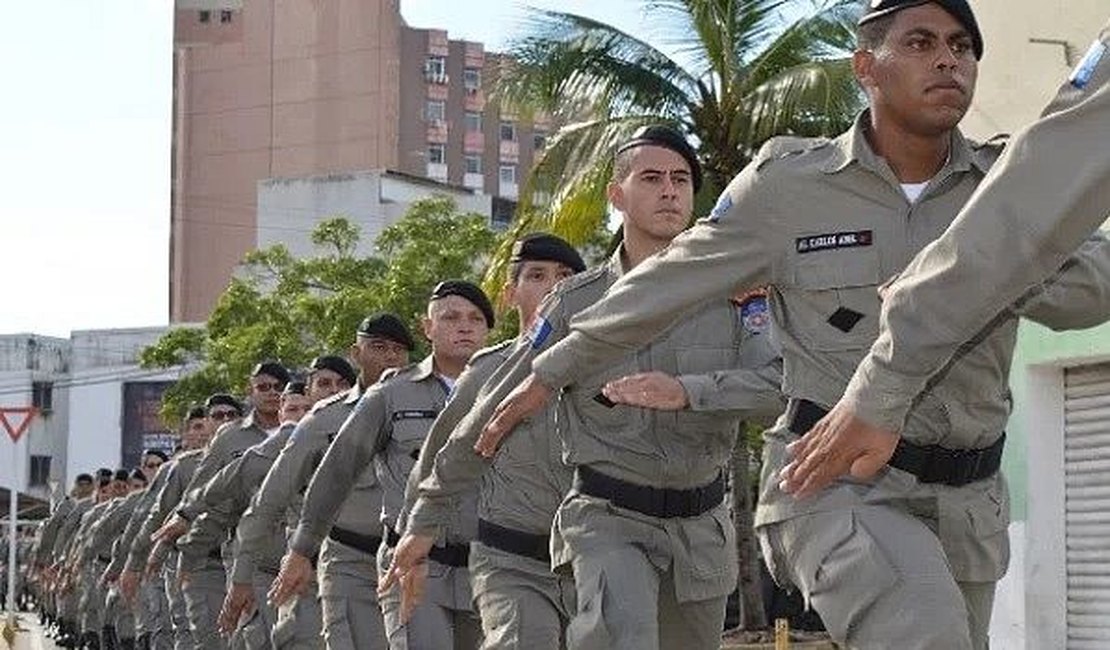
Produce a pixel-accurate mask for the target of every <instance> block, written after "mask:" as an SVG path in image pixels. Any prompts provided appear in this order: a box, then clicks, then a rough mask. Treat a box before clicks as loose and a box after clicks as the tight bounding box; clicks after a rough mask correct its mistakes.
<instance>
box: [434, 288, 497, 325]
mask: <svg viewBox="0 0 1110 650" xmlns="http://www.w3.org/2000/svg"><path fill="white" fill-rule="evenodd" d="M447 296H458V297H460V298H465V299H467V300H469V301H470V302H471V303H473V304H474V306H475V307H477V308H478V309H479V310H481V312H482V315H483V316H485V317H486V325H488V326H489V327H490V329H493V305H492V304H490V301H489V298H487V297H486V292H485V291H482V288H481V287H479V286H478V285H476V284H474V283H473V282H467V281H466V280H444V281H443V282H440V283H439V284H437V285H436V288H435V289H432V296H431V298H429V300H430V301H433V302H434V301H436V300H439V299H440V298H446V297H447Z"/></svg>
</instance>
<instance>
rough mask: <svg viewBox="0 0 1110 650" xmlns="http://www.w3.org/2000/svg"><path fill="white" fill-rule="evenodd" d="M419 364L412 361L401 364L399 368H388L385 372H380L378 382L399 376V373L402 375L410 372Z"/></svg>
mask: <svg viewBox="0 0 1110 650" xmlns="http://www.w3.org/2000/svg"><path fill="white" fill-rule="evenodd" d="M419 365H420V362H419V361H413V362H412V363H410V364H408V365H407V366H401V367H400V368H388V369H387V370H386V371H385V372H383V373H382V376H381V377H378V383H381V382H383V381H388V380H390V379H393V378H394V377H400V376H401V375H403V374H404V373H406V372H410V371H412V370H415V369H416V367H417V366H419Z"/></svg>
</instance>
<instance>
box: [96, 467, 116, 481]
mask: <svg viewBox="0 0 1110 650" xmlns="http://www.w3.org/2000/svg"><path fill="white" fill-rule="evenodd" d="M112 474H114V472H113V471H112V470H110V469H108V468H107V467H101V468H100V469H98V470H96V475H97V477H98V478H104V479H108V480H109V481H110V480H112Z"/></svg>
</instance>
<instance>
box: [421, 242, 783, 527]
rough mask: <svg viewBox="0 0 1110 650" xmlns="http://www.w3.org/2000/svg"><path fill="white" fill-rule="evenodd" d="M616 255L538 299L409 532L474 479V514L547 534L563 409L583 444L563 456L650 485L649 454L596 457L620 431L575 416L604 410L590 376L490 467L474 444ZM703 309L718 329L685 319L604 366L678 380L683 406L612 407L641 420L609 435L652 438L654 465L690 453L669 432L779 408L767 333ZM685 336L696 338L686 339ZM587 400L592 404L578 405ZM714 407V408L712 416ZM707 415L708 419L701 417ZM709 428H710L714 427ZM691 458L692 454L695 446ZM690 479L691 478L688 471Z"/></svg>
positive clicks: (566, 476) (603, 284) (444, 454)
mask: <svg viewBox="0 0 1110 650" xmlns="http://www.w3.org/2000/svg"><path fill="white" fill-rule="evenodd" d="M620 255H621V252H620V251H618V252H617V253H616V254H615V255H614V256H613V257H612V258H611V259H610V260H609V261H608V262H607V263H606V264H605V265H603V266H602V267H600V268H598V269H594V270H592V271H589V272H586V273H583V274H580V275H578V276H576V277H574V278H571V279H568V280H566V281H565V282H563V283H561V284H560V285H559V286H558V287H557V288H556V290H555V291H554V293H553V296H552V297H551V298H550V299H549V300H548V301H547V302H546V303H545V304H544V306H543V308H542V309H541V314H540V317H539V318H538V319H537V320H536V323H535V325H534V327H533V328H532V331H531V332H530V333H529V334H528V335H527V336H525V337H523V338H522V340H521V341H520V342H519V343H518V344H517V345H516V347H515V348H514V349H513V350H512V353H511V355H510V356H509V357H508V359H507V360H506V361H505V362H504V363H503V364H502V365H501V366H500V367H499V368H498V369H497V371H496V373H494V376H493V377H492V378H491V379H490V380H489V382H488V384H487V386H486V387H484V388H483V389H482V395H481V397H480V400H479V406H477V407H476V408H474V409H473V410H472V413H471V415H470V416H468V417H466V418H464V420H463V422H462V423H461V424H460V425H459V426H458V427H456V428H455V431H454V433H453V434H452V436H451V439H450V440H449V441H448V442H447V444H446V445H445V446H444V449H443V450H442V451H441V452H440V454H439V455H438V457H437V458H436V463H435V469H434V471H433V472H432V473H431V476H430V477H429V478H428V479H427V480H425V481H424V482H423V483H422V484H421V486H420V497H421V498H420V502H419V503H418V506H417V508H416V509H415V510H414V513H413V517H412V519H411V524H412V525H413V526H414V529H415V530H421V529H427V528H428V527H430V526H431V525H433V524H434V523H435V522H436V521H437V520H438V519H439V518H441V517H442V516H443V515H444V514H445V513H446V512H449V511H450V509H451V508H450V502H451V500H452V497H454V496H455V495H456V494H457V493H458V492H459V491H460V490H463V489H466V488H467V487H468V486H470V485H472V484H473V483H474V482H475V481H476V480H477V479H478V478H479V477H482V491H481V499H480V501H479V516H480V517H481V518H483V519H487V520H489V521H492V522H494V523H497V524H499V525H502V526H506V527H509V528H514V529H517V530H522V531H526V532H532V533H536V534H545V533H546V532H547V531H548V530H549V528H550V525H551V518H552V516H553V515H554V513H555V510H556V509H557V507H558V505H559V503H560V501H561V500H562V498H563V496H564V495H565V494H566V493H567V492H568V491H569V489H570V484H571V478H572V472H571V469H570V468H569V467H568V466H567V465H565V464H564V463H563V462H562V459H561V458H560V455H561V452H562V444H561V437H560V436H559V435H557V434H556V423H557V420H558V413H562V416H563V417H564V420H565V424H564V428H565V430H566V432H567V433H570V434H572V436H573V438H574V439H575V440H576V441H578V442H577V444H578V445H580V446H581V447H584V448H585V449H586V450H587V452H586V454H575V453H574V445H575V444H576V443H575V442H574V441H572V442H570V445H571V453H570V456H569V458H570V460H571V462H582V461H581V460H576V458H577V459H581V458H592V459H593V460H591V461H588V462H590V464H594V465H597V466H599V467H605V470H603V471H608V472H611V473H612V474H614V475H623V476H625V477H630V478H628V480H631V481H633V482H637V483H641V484H649V485H651V484H657V481H658V478H657V477H656V478H652V477H650V476H649V473H650V472H651V471H652V470H653V469H655V468H658V467H659V465H656V464H654V461H653V462H652V464H647V465H644V466H643V467H644V469H638V468H637V469H631V470H629V469H622V468H616V467H613V466H611V465H608V463H609V461H608V460H606V461H601V460H599V458H600V457H601V456H603V455H604V454H605V452H604V451H603V450H601V449H599V447H600V445H604V442H603V440H604V439H605V438H606V437H607V436H609V435H610V434H611V433H613V429H614V428H616V429H618V431H619V429H620V427H619V426H617V427H613V426H611V425H610V426H608V430H606V429H603V428H601V427H599V426H597V424H596V423H594V422H590V421H587V420H585V419H582V417H581V415H580V416H579V418H578V419H575V418H574V415H575V414H576V413H577V414H588V413H592V412H596V410H598V409H605V407H603V406H601V405H600V404H597V403H596V401H595V400H594V399H593V396H594V395H597V394H598V393H599V392H600V387H601V386H602V385H604V381H598V380H597V379H596V378H592V377H591V378H588V379H586V380H585V381H584V382H583V384H584V385H588V386H590V387H591V388H592V389H593V390H594V392H592V393H590V392H588V390H587V391H585V392H584V391H583V390H582V389H581V388H579V389H577V390H568V391H566V393H565V394H564V395H563V396H562V397H561V398H560V403H559V405H558V409H560V410H559V411H557V409H556V407H554V406H549V407H548V408H547V409H545V410H544V411H543V412H542V413H540V414H538V415H537V416H535V417H533V418H531V419H530V420H529V421H526V422H522V423H521V424H520V425H518V426H517V428H516V429H515V430H514V431H513V433H512V435H511V436H509V437H508V438H507V439H506V440H505V441H504V442H503V444H502V446H501V449H500V450H499V451H498V454H497V456H496V458H495V460H494V462H493V463H492V466H490V469H489V470H488V471H487V470H486V467H487V466H488V463H486V462H485V461H483V460H482V459H481V457H479V456H478V455H477V454H475V453H474V451H473V446H474V443H475V442H476V441H477V438H478V436H479V435H480V433H481V429H482V427H483V426H484V424H485V422H486V421H487V420H488V417H489V415H490V413H491V412H492V408H493V407H495V406H496V405H497V404H498V403H499V402H500V400H501V399H502V398H503V397H504V396H505V395H506V394H507V393H508V391H509V390H511V389H512V388H513V387H515V385H516V384H517V383H519V382H520V381H521V380H522V379H523V378H524V377H525V376H526V375H527V373H528V372H529V371H530V370H531V366H532V361H533V360H534V359H535V357H536V356H537V355H538V354H539V353H540V352H542V350H544V349H546V347H547V346H550V345H553V344H555V342H557V341H559V340H561V339H562V338H563V337H564V336H566V334H567V332H568V329H569V321H570V319H571V317H572V316H573V315H574V314H576V313H578V312H579V311H581V310H582V309H584V308H585V307H587V306H589V305H591V304H593V303H594V302H596V301H597V300H598V299H600V298H601V296H602V295H603V294H604V293H605V291H606V290H607V289H608V288H609V287H610V286H611V285H612V284H613V282H615V281H616V279H617V278H618V277H619V276H620V275H621V262H620ZM710 313H711V314H712V316H708V317H706V318H715V319H716V320H715V321H714V325H715V326H719V327H720V330H719V331H718V332H717V333H716V334H715V335H714V336H708V335H706V332H707V331H708V327H712V326H713V325H709V326H707V323H705V322H703V323H701V324H700V325H699V324H698V323H696V322H695V323H691V325H690V327H691V329H688V330H686V331H685V332H684V333H685V335H686V336H687V337H688V338H687V339H685V340H682V339H675V338H668V340H667V341H663V342H661V343H662V345H660V346H657V347H655V348H654V349H648V350H643V351H640V352H638V353H636V354H635V355H633V356H631V357H630V358H629V359H626V361H625V364H624V365H623V366H621V367H620V370H619V373H620V374H617V372H614V371H608V372H607V373H605V376H606V379H605V381H608V379H609V378H616V377H620V376H622V375H623V374H628V373H632V372H638V371H644V370H649V369H654V370H664V371H665V372H668V373H669V374H671V375H673V376H675V377H676V378H677V379H678V381H679V382H680V383H681V384H682V385H683V388H684V389H685V390H686V393H687V396H688V398H689V402H690V407H689V409H687V410H685V411H680V412H663V411H659V412H650V411H647V410H645V409H638V408H631V407H613V408H614V409H620V410H622V411H636V412H638V413H637V417H640V418H642V419H640V420H637V419H636V418H631V419H630V420H629V423H630V426H632V427H636V426H639V427H641V429H640V430H639V431H636V430H635V429H633V430H626V431H619V433H618V436H614V437H629V438H631V437H635V436H636V435H638V434H639V435H640V436H642V438H643V439H644V440H646V441H649V444H650V442H652V441H654V442H655V444H658V445H659V447H658V448H657V449H656V450H655V453H650V452H649V453H646V454H644V455H645V456H647V457H651V456H654V457H656V458H660V459H661V460H662V463H671V462H681V461H682V460H683V459H682V458H679V457H678V456H680V455H682V454H684V453H688V452H687V451H686V450H685V448H684V447H683V446H682V443H679V445H678V446H676V445H674V444H673V443H669V442H663V440H665V439H666V438H667V437H668V435H670V436H674V437H678V438H683V437H685V436H689V437H690V439H692V441H691V442H692V444H695V445H696V444H697V442H696V441H697V435H698V434H699V433H704V432H705V430H704V428H703V429H702V430H701V431H699V427H704V426H705V423H706V422H715V421H714V420H713V419H712V418H719V417H721V416H722V415H724V414H726V413H731V414H732V415H739V413H740V412H741V411H742V412H743V413H744V414H745V415H746V416H748V417H755V418H757V419H766V418H768V417H773V414H776V413H778V412H779V411H781V409H782V405H783V402H782V399H781V392H780V384H781V379H782V371H781V365H780V362H779V358H778V354H777V352H776V351H775V349H774V347H773V345H772V344H771V342H770V340H769V333H768V332H766V330H765V328H762V327H759V326H757V325H756V324H754V323H753V322H752V321H751V320H750V319H749V321H748V323H747V325H746V326H745V325H744V324H743V323H742V319H741V317H740V315H739V314H738V313H737V310H736V308H734V307H732V306H731V305H730V304H729V303H728V302H727V301H725V300H722V301H721V303H720V305H716V306H714V308H713V309H712V311H711V312H710ZM699 328H700V329H699ZM691 336H700V337H701V338H698V339H694V338H690V337H691ZM722 337H727V339H726V338H722ZM726 340H727V341H728V342H729V343H731V344H732V347H731V348H730V347H729V345H728V344H726V343H725V341H726ZM676 343H678V344H676ZM703 346H704V347H703ZM730 363H732V364H736V365H737V366H739V367H728V365H727V364H730ZM587 393H588V394H587ZM587 401H588V402H591V403H584V402H587ZM715 411H716V412H717V413H716V414H714V413H713V412H715ZM707 416H708V418H711V419H709V420H706V419H704V418H706V417H707ZM607 422H612V420H607ZM687 423H691V424H692V425H693V426H691V428H689V429H685V428H683V429H682V431H683V432H682V434H681V435H679V436H675V432H676V429H677V428H682V427H685V425H686V424H687ZM646 427H651V428H650V429H646ZM710 430H713V431H716V429H712V428H711V429H710ZM719 436H720V434H719V433H718V437H719ZM734 436H735V426H734V424H733V425H732V426H731V428H730V429H728V430H727V431H726V432H725V433H724V437H723V438H721V439H720V440H718V441H717V442H718V443H725V446H726V447H727V449H725V452H726V453H727V451H728V449H731V440H732V438H733V437H734ZM710 438H712V436H710ZM583 439H584V440H583ZM599 443H600V444H599ZM718 446H720V444H718ZM717 451H718V456H716V457H715V460H710V464H709V465H708V466H706V467H705V472H706V473H703V474H702V475H701V482H702V483H704V482H706V481H707V480H709V479H711V478H712V473H715V472H716V471H717V469H719V467H720V466H721V464H723V462H724V459H722V458H721V457H720V456H719V453H720V451H721V450H720V449H718V450H717ZM590 454H592V456H591V455H590ZM696 455H698V456H700V455H702V452H698V453H697V454H696ZM672 456H673V457H674V458H671V457H672ZM623 458H624V455H621V454H620V452H619V451H618V453H617V454H614V460H615V461H616V462H620V460H622V459H623ZM636 462H638V460H634V461H633V463H634V464H635V463H636ZM695 464H696V462H695ZM707 473H708V478H706V476H707ZM694 480H695V481H697V479H696V478H695V479H694Z"/></svg>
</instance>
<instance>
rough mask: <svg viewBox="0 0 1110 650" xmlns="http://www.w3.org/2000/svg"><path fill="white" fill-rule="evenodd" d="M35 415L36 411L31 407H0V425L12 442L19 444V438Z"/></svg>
mask: <svg viewBox="0 0 1110 650" xmlns="http://www.w3.org/2000/svg"><path fill="white" fill-rule="evenodd" d="M37 413H38V409H36V408H35V407H33V406H29V407H27V406H25V407H0V425H3V426H4V430H5V431H7V432H8V436H10V437H11V439H12V442H19V437H20V436H22V435H23V434H24V433H25V432H26V431H27V428H28V427H30V426H31V420H34V419H35V415H36V414H37Z"/></svg>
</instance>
